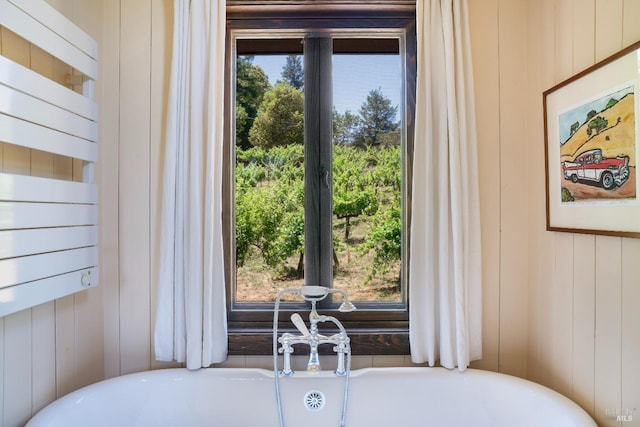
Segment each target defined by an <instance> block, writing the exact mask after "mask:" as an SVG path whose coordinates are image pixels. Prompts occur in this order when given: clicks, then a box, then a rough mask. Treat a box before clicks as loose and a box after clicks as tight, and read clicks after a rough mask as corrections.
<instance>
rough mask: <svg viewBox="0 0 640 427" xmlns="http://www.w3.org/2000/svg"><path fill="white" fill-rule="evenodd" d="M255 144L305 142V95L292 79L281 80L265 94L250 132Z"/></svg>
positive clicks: (271, 144) (250, 139)
mask: <svg viewBox="0 0 640 427" xmlns="http://www.w3.org/2000/svg"><path fill="white" fill-rule="evenodd" d="M249 141H250V143H251V145H253V146H259V147H263V148H271V147H277V146H283V145H290V144H302V143H303V142H304V97H303V95H302V92H300V91H299V90H298V89H295V88H294V87H293V86H291V85H290V84H289V83H286V82H280V83H278V84H277V85H275V86H274V87H273V88H272V89H271V90H269V91H267V92H266V93H265V94H264V99H263V101H262V104H260V107H259V108H258V114H257V116H256V120H255V122H254V124H253V127H252V128H251V131H250V132H249Z"/></svg>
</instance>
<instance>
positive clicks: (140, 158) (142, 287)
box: [118, 0, 155, 373]
mask: <svg viewBox="0 0 640 427" xmlns="http://www.w3.org/2000/svg"><path fill="white" fill-rule="evenodd" d="M120 19H121V21H120V22H121V29H120V37H121V39H122V40H127V43H126V44H123V45H121V46H120V63H121V66H120V72H121V75H122V76H124V78H122V79H121V80H120V137H119V146H120V148H119V159H118V164H119V168H120V175H119V181H120V188H119V207H120V210H119V218H120V223H119V226H120V228H119V242H120V243H119V245H120V254H119V255H120V256H119V260H120V262H119V266H120V346H121V347H120V352H121V361H120V363H121V367H120V369H121V373H128V372H136V371H141V370H145V369H149V368H150V366H151V365H150V364H151V354H150V350H151V349H150V343H151V335H150V332H151V318H150V305H151V300H150V283H151V282H150V278H149V273H150V235H149V220H150V211H149V198H150V183H149V176H150V175H149V172H150V171H149V162H150V123H151V121H150V115H151V112H150V101H151V93H150V86H151V81H150V76H151V68H150V67H151V1H150V0H147V1H127V2H121V11H120ZM141 124H144V125H141ZM154 214H155V213H154Z"/></svg>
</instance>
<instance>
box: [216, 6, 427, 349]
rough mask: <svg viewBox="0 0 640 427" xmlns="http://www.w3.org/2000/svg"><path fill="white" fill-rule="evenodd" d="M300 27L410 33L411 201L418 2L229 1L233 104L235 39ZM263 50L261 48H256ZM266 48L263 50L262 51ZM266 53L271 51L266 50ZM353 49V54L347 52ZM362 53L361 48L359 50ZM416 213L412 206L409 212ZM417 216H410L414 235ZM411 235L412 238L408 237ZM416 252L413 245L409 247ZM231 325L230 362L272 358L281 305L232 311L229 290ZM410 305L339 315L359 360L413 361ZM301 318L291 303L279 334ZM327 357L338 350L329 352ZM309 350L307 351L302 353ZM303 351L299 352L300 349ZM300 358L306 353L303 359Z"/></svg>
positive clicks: (227, 194) (228, 218)
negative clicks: (396, 357)
mask: <svg viewBox="0 0 640 427" xmlns="http://www.w3.org/2000/svg"><path fill="white" fill-rule="evenodd" d="M282 28H297V29H306V30H309V31H312V30H313V29H317V28H333V29H343V28H345V29H346V28H389V29H403V31H404V33H405V76H406V82H405V100H406V105H405V124H406V133H407V134H406V135H407V150H406V153H405V167H406V169H407V170H406V176H407V178H406V182H407V188H406V189H405V192H406V194H411V188H410V182H411V179H410V177H411V164H412V162H411V160H412V154H413V150H412V147H413V141H412V138H413V127H414V123H413V117H414V110H415V75H416V71H415V66H416V62H415V61H416V39H415V2H413V1H397V0H389V1H384V2H376V1H373V2H371V1H369V2H336V1H333V0H329V1H295V0H294V1H287V2H283V3H274V2H272V1H269V2H266V1H265V2H260V1H233V0H231V1H228V2H227V58H226V63H227V66H226V76H227V77H226V86H225V89H226V90H225V104H226V105H227V106H229V105H231V96H232V90H231V85H232V81H233V76H234V67H235V61H233V59H234V58H233V56H234V55H233V52H234V46H232V37H231V34H232V32H233V31H234V30H239V29H282ZM254 47H255V45H254ZM257 48H259V47H256V49H257ZM262 49H269V47H268V44H265V45H264V46H263V47H262ZM345 49H349V47H345ZM350 49H356V50H357V46H351V47H350ZM231 111H233V110H232V109H229V108H227V110H226V111H225V135H227V143H226V144H225V156H226V158H227V159H229V161H228V162H225V168H224V171H223V173H224V176H225V181H226V184H227V185H225V189H224V191H223V201H224V206H225V208H224V211H223V225H224V227H225V230H229V231H228V232H227V233H225V236H224V247H225V253H226V254H228V255H227V256H225V260H226V262H225V277H226V278H227V281H231V280H233V277H234V271H235V265H234V263H235V259H234V257H233V256H229V255H231V254H233V251H234V250H235V249H234V247H233V236H231V235H230V232H231V230H232V220H233V218H232V215H233V207H232V203H233V197H232V196H233V194H232V185H231V183H232V182H233V177H232V169H233V168H232V167H231V164H232V150H231V147H232V144H233V143H232V142H231V132H230V129H231V123H232V118H231V114H230V113H231ZM409 208H410V203H409V204H408V206H407V209H409ZM409 217H410V215H409V213H408V212H407V213H406V218H407V224H406V225H405V227H406V228H407V229H408V228H409V224H408V218H409ZM407 235H409V233H407ZM407 247H408V245H407ZM226 296H227V318H228V331H229V354H230V355H270V354H272V321H273V311H272V307H273V304H266V303H264V304H263V303H256V304H249V303H243V304H241V305H235V306H234V305H233V304H232V301H233V300H232V297H233V296H232V291H231V286H229V285H227V295H226ZM407 307H408V301H405V302H404V303H403V304H399V305H398V306H397V307H388V308H385V309H383V310H381V309H380V307H379V306H376V305H375V304H374V303H364V304H363V303H359V304H358V311H355V312H353V313H338V314H336V316H337V317H338V318H340V319H341V321H343V322H344V324H345V327H346V328H347V330H348V332H349V336H350V337H351V342H352V351H353V354H354V355H373V354H385V355H386V354H409V332H408V311H407ZM294 311H303V312H306V311H308V307H307V306H306V305H304V304H302V303H301V304H288V305H286V306H284V307H282V308H281V313H280V319H279V320H280V324H279V330H280V331H282V332H285V331H288V330H289V331H292V325H291V323H290V321H289V315H290V314H291V313H292V312H294ZM325 347H326V349H324V350H326V351H328V352H330V351H331V349H329V348H328V346H325ZM301 350H302V349H301ZM296 351H298V350H296ZM300 354H303V353H302V352H301V353H300Z"/></svg>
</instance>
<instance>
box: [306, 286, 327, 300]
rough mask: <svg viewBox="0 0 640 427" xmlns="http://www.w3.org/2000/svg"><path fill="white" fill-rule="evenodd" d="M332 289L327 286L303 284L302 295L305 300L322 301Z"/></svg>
mask: <svg viewBox="0 0 640 427" xmlns="http://www.w3.org/2000/svg"><path fill="white" fill-rule="evenodd" d="M329 292H330V289H329V288H327V287H325V286H303V287H301V288H300V295H302V298H304V300H305V301H322V300H323V299H325V298H326V297H327V295H329Z"/></svg>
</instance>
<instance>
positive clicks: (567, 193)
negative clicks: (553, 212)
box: [560, 187, 575, 202]
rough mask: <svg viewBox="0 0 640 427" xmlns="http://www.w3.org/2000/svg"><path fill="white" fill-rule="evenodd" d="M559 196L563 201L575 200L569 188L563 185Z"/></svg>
mask: <svg viewBox="0 0 640 427" xmlns="http://www.w3.org/2000/svg"><path fill="white" fill-rule="evenodd" d="M560 197H561V199H562V201H563V202H574V201H575V199H574V198H573V195H572V194H571V192H570V191H569V189H568V188H565V187H562V192H561V194H560Z"/></svg>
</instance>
